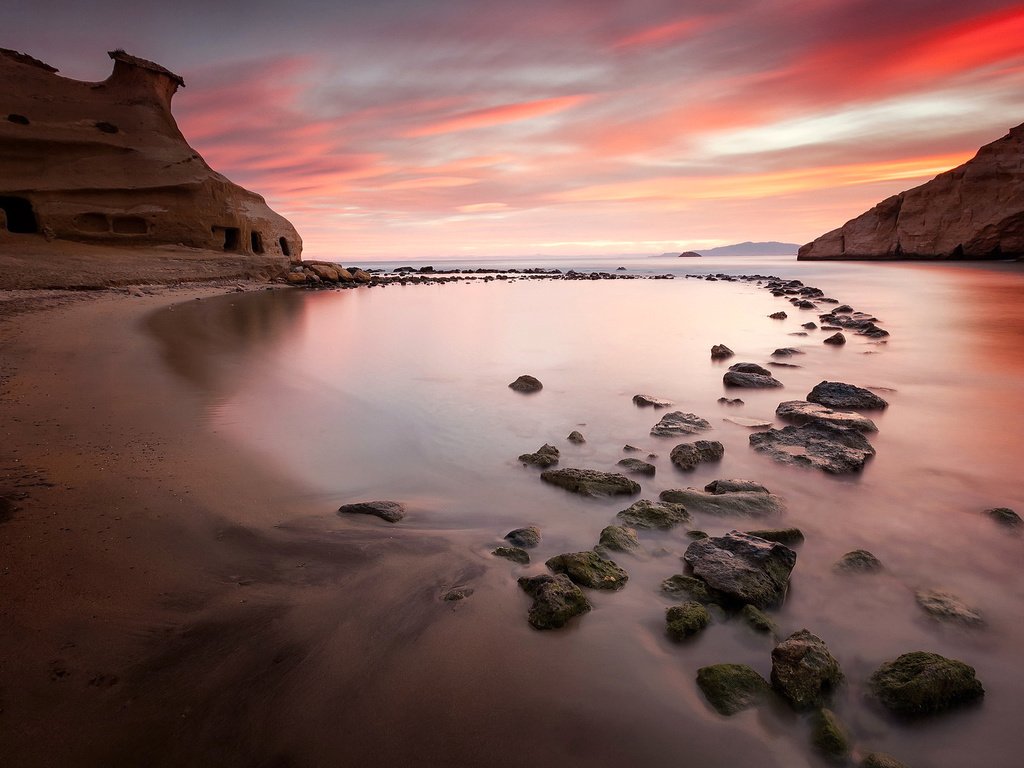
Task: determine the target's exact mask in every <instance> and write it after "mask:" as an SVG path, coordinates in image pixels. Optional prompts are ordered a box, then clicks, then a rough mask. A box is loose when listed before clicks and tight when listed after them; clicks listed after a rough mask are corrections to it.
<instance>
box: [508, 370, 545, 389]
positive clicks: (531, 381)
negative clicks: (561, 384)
mask: <svg viewBox="0 0 1024 768" xmlns="http://www.w3.org/2000/svg"><path fill="white" fill-rule="evenodd" d="M508 388H509V389H513V390H515V391H516V392H539V391H540V390H542V389H543V388H544V385H543V384H541V383H540V379H538V378H536V377H535V376H530V375H528V374H523V375H522V376H520V377H519V378H518V379H516V380H515V381H513V382H512V383H511V384H509V385H508Z"/></svg>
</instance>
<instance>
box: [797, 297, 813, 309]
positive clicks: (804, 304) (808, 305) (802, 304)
mask: <svg viewBox="0 0 1024 768" xmlns="http://www.w3.org/2000/svg"><path fill="white" fill-rule="evenodd" d="M794 306H796V308H797V309H817V308H818V305H817V304H815V303H814V302H813V301H808V300H807V299H802V300H801V301H797V302H794Z"/></svg>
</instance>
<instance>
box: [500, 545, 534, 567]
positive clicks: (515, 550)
mask: <svg viewBox="0 0 1024 768" xmlns="http://www.w3.org/2000/svg"><path fill="white" fill-rule="evenodd" d="M491 554H492V555H494V556H495V557H504V558H505V559H506V560H511V561H512V562H513V563H519V564H520V565H528V564H529V562H530V553H529V552H527V551H526V550H525V549H522V548H520V547H498V548H497V549H494V550H492V551H491Z"/></svg>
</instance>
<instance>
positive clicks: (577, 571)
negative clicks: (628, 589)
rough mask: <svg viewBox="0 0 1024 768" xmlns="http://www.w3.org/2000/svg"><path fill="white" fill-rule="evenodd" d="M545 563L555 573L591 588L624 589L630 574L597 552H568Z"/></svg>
mask: <svg viewBox="0 0 1024 768" xmlns="http://www.w3.org/2000/svg"><path fill="white" fill-rule="evenodd" d="M545 565H547V567H548V568H550V569H551V570H552V571H554V572H555V573H564V574H565V575H566V576H568V577H569V578H570V579H572V581H573V583H575V584H579V585H580V586H583V587H590V588H591V589H622V588H623V587H624V586H625V585H626V581H627V580H628V579H629V575H628V574H627V573H626V572H625V571H624V570H623V569H622V568H620V567H619V566H618V565H616V564H615V562H614V561H613V560H608V559H606V558H603V557H601V556H600V555H599V554H597V553H596V552H593V551H590V552H566V553H564V554H561V555H556V556H555V557H552V558H551V559H550V560H548V561H547V562H546V563H545Z"/></svg>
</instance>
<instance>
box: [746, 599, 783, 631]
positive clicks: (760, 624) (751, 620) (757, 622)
mask: <svg viewBox="0 0 1024 768" xmlns="http://www.w3.org/2000/svg"><path fill="white" fill-rule="evenodd" d="M740 618H741V619H743V621H744V622H745V623H746V625H747V626H748V627H750V628H751V629H752V630H754V631H755V632H760V633H762V634H765V635H770V634H773V633H774V632H775V631H776V630H777V629H778V627H777V626H776V625H775V622H774V621H772V620H771V618H769V617H768V615H767V614H766V613H765V612H764V611H762V610H761V609H760V608H755V607H754V606H752V605H744V606H743V608H742V609H741V610H740Z"/></svg>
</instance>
